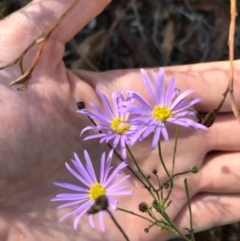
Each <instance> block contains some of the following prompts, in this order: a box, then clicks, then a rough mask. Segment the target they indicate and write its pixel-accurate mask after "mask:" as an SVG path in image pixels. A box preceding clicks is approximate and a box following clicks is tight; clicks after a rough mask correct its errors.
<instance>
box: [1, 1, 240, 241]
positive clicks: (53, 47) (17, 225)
mask: <svg viewBox="0 0 240 241" xmlns="http://www.w3.org/2000/svg"><path fill="white" fill-rule="evenodd" d="M69 3H70V1H59V0H58V1H57V0H53V1H49V0H36V1H33V2H32V3H31V4H30V5H29V6H27V7H25V8H24V9H22V10H20V11H19V12H17V13H14V14H13V15H11V16H9V17H8V18H6V19H4V20H3V21H1V22H0V36H2V37H1V39H0V44H1V46H2V48H1V65H5V64H7V63H9V62H11V61H12V60H13V59H15V58H16V57H18V55H19V54H20V53H21V52H22V51H23V50H24V49H25V48H26V47H27V46H28V44H29V43H30V42H31V41H32V40H33V39H34V38H35V37H36V36H38V35H39V34H40V33H41V32H42V31H43V30H44V29H45V28H46V27H47V26H49V24H51V23H52V22H53V21H54V20H55V19H56V17H57V16H59V15H60V13H61V12H63V11H64V9H65V8H66V5H67V4H69ZM107 3H108V1H107V0H102V1H99V0H98V1H92V2H91V4H90V3H89V1H85V0H80V1H79V3H78V4H77V6H76V7H75V9H74V10H73V11H72V12H71V13H70V15H69V16H68V17H67V18H66V19H65V20H64V22H63V23H62V24H61V25H60V26H59V27H58V29H56V31H55V32H54V33H53V34H52V35H51V38H50V39H49V41H48V43H47V45H46V46H45V49H44V52H43V55H42V56H41V59H40V62H39V64H38V65H37V67H36V69H35V70H34V72H33V75H32V79H31V80H30V85H29V87H28V90H27V91H25V92H18V91H17V90H16V89H15V87H11V88H10V87H8V83H9V82H10V81H11V80H13V79H15V78H16V77H18V75H19V67H18V66H13V67H10V68H8V69H4V70H2V71H1V72H0V74H1V85H0V99H1V106H0V108H1V111H0V118H1V125H0V133H1V137H0V167H1V169H0V180H1V181H0V240H10V239H11V240H13V241H15V240H17V241H21V240H24V241H28V240H29V241H30V240H48V241H51V240H61V241H64V240H73V241H74V240H79V239H80V240H99V239H100V238H99V237H101V239H103V240H122V237H121V235H120V234H118V231H116V228H115V227H113V226H112V223H111V220H109V218H108V217H107V216H106V218H105V220H106V223H107V225H106V226H107V231H106V233H105V234H101V233H100V232H99V231H94V232H93V231H92V230H91V229H90V227H89V225H88V222H87V221H86V220H87V219H86V218H87V217H85V218H83V219H82V220H81V221H80V225H79V231H78V232H76V231H74V230H73V228H72V221H73V219H71V218H68V219H67V220H65V221H64V222H62V223H59V222H58V219H59V218H60V217H61V216H62V215H63V214H64V213H66V212H67V210H57V209H56V203H51V202H50V201H49V200H50V199H51V198H52V197H54V195H55V194H56V193H58V192H62V190H61V191H60V188H57V187H56V186H54V185H53V184H52V183H53V182H54V181H60V182H72V183H74V182H77V181H76V180H75V179H74V178H73V177H71V176H70V175H69V173H67V171H66V170H65V166H64V162H66V161H69V160H70V159H71V158H72V155H73V152H74V151H75V152H77V153H78V155H79V156H80V158H82V156H83V150H84V149H87V150H88V152H89V153H90V155H91V157H92V160H94V163H95V165H96V167H98V164H99V159H100V156H101V153H102V152H103V151H105V152H108V151H109V149H108V148H107V147H106V146H105V145H99V146H98V148H96V144H97V142H96V141H95V142H91V141H86V142H82V139H81V137H80V136H79V133H80V131H81V129H82V128H84V127H85V126H86V125H89V120H88V119H87V118H86V117H85V116H82V115H80V114H77V113H76V102H78V101H84V102H85V103H86V105H87V107H89V102H96V103H98V104H100V103H99V99H98V97H97V95H96V92H95V88H96V87H98V88H100V89H101V90H102V91H103V92H104V93H105V94H106V95H107V96H109V97H110V95H111V92H112V91H114V90H120V89H121V88H122V87H124V88H125V89H128V88H134V86H136V83H138V85H137V86H138V91H140V92H141V93H142V94H145V95H146V92H145V90H144V87H143V84H142V81H141V75H140V73H139V71H138V70H127V71H123V70H120V71H112V72H106V73H90V72H85V71H78V70H76V71H74V73H73V72H71V71H69V70H67V69H65V66H64V63H63V62H62V55H63V52H64V44H65V43H66V42H67V41H68V40H69V39H70V38H71V37H72V36H73V35H74V34H75V33H76V32H78V31H79V29H81V28H82V27H83V26H84V25H85V24H86V23H87V22H88V21H89V20H90V19H91V18H93V17H94V16H95V15H96V14H98V13H99V12H100V11H101V10H103V8H104V7H105V6H106V4H107ZM64 4H65V5H64ZM79 12H81V14H79ZM19 26H21V28H19ZM33 54H34V50H33V51H31V52H30V53H29V54H28V55H27V56H26V60H25V62H24V65H25V66H26V67H27V66H28V64H29V63H30V61H31V59H32V57H33ZM214 66H219V70H218V69H216V68H214ZM226 66H227V65H226V63H222V64H220V63H219V64H218V65H217V64H215V65H214V64H212V65H208V66H207V65H206V66H200V67H198V66H190V67H189V66H188V67H187V66H186V67H181V68H179V67H175V68H167V69H166V72H167V75H168V76H171V75H173V73H174V75H175V76H176V78H177V80H178V87H179V88H181V89H182V90H184V89H187V88H189V87H191V88H194V89H196V90H197V92H198V95H199V96H200V97H202V98H203V103H202V104H201V105H199V106H198V108H199V110H201V111H208V110H211V109H212V108H215V107H216V106H217V104H218V102H219V101H220V99H221V93H222V92H223V90H224V88H225V85H226V83H227V80H226V79H224V78H226V75H225V74H226V73H227V67H226ZM189 69H190V70H189ZM220 69H221V71H220ZM189 71H190V72H189ZM203 72H204V74H203ZM206 72H208V73H210V72H211V73H212V76H214V75H215V76H218V85H217V86H216V85H215V84H216V82H215V83H214V81H213V82H210V80H206V79H205V75H206ZM190 73H192V75H189V74H190ZM236 74H238V75H239V74H240V71H236ZM187 76H188V77H187ZM189 76H190V77H189ZM219 76H220V77H219ZM167 79H168V77H167ZM238 79H239V78H238ZM238 83H239V82H238ZM210 90H212V92H213V94H212V95H210V94H209V91H210ZM237 91H238V93H236V95H237V94H238V95H237V96H239V88H238V90H237ZM237 91H236V92H237ZM237 101H238V104H239V102H240V98H239V97H238V99H237ZM224 111H225V112H228V111H230V105H229V102H227V103H226V104H225V105H224ZM239 131H240V127H239V125H238V123H237V122H236V121H235V120H234V117H233V116H232V114H228V113H225V114H221V116H220V117H219V118H218V121H217V123H216V124H215V125H213V127H212V128H211V129H210V130H209V131H207V132H203V131H192V130H191V131H189V130H187V132H186V130H184V129H182V133H181V134H180V139H179V146H178V151H177V159H176V171H177V172H181V171H185V170H186V169H189V167H190V166H192V165H197V166H199V167H202V171H201V172H200V173H199V174H197V175H193V174H191V175H189V176H188V180H189V183H190V185H189V186H190V192H191V196H192V197H193V214H194V219H195V223H194V225H195V227H196V230H202V229H205V228H209V227H211V226H213V225H217V224H224V223H227V222H233V221H235V220H238V219H239V218H240V213H239V214H237V213H236V212H233V210H235V208H236V207H237V201H239V191H240V188H239V186H240V185H239V180H240V172H239V170H240V165H239V164H238V162H239V157H240V154H239V150H240V137H239V135H236V133H239ZM229 136H231V138H229ZM172 147H173V139H171V140H170V141H169V142H165V143H163V155H164V160H165V161H166V165H167V166H168V167H169V168H170V166H171V160H172ZM211 150H220V151H235V152H231V153H227V152H222V153H220V152H215V153H212V154H208V155H207V153H209V152H210V151H211ZM133 152H134V153H135V155H136V157H137V159H138V160H139V163H140V164H141V167H142V168H143V170H144V171H145V173H147V174H151V172H152V169H153V168H157V169H158V172H159V175H160V177H161V179H162V180H163V181H164V180H166V175H165V174H164V172H163V170H162V168H161V166H160V164H159V160H158V153H157V151H156V150H151V149H150V139H149V140H146V141H145V142H144V143H141V144H138V145H136V146H135V147H134V148H133ZM229 160H231V161H229ZM117 161H118V160H117V159H116V162H117ZM130 164H131V163H130ZM220 175H221V176H220ZM129 182H130V189H133V190H135V194H134V195H133V196H131V197H128V198H127V199H124V198H122V199H120V206H121V207H125V208H128V209H130V210H133V211H137V206H138V204H139V203H140V202H141V201H149V203H150V202H152V200H151V198H150V197H149V195H148V193H147V192H146V190H145V189H144V188H143V187H142V186H141V184H139V183H138V182H137V180H134V179H131V180H130V181H129ZM200 193H201V194H200ZM214 193H221V194H218V195H215V194H214ZM229 193H231V195H229ZM172 199H173V203H172V204H171V206H170V207H169V215H170V216H171V217H172V218H173V219H175V221H176V222H177V224H178V225H179V226H180V227H185V226H188V211H187V209H186V195H185V191H184V188H183V179H182V178H178V179H177V181H176V190H175V191H174V192H173V196H172ZM203 213H204V217H205V220H202V219H201V216H202V215H203ZM115 216H116V218H117V219H118V220H119V222H120V224H122V226H123V228H124V229H125V230H126V232H127V234H128V235H129V237H130V239H131V240H155V239H156V237H162V240H164V239H167V238H169V237H170V236H169V234H168V233H165V232H160V231H159V230H157V229H154V228H153V229H152V230H151V231H150V233H149V234H145V233H144V232H143V229H144V228H145V227H146V226H147V222H146V221H142V220H139V219H137V218H135V217H133V216H130V215H126V214H122V213H120V212H117V213H116V214H115ZM213 217H215V218H213ZM217 220H221V222H219V223H218V222H217ZM132 230H134V232H133V231H132ZM116 235H119V236H117V237H118V238H116Z"/></svg>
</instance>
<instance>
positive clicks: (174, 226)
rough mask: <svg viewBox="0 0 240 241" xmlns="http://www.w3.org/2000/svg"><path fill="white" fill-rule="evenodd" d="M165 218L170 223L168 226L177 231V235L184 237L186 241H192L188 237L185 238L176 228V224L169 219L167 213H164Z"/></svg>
mask: <svg viewBox="0 0 240 241" xmlns="http://www.w3.org/2000/svg"><path fill="white" fill-rule="evenodd" d="M162 216H163V218H165V220H166V221H167V222H168V224H169V225H170V226H171V227H172V228H173V229H174V230H175V231H176V233H177V234H178V235H179V236H180V237H182V238H183V239H185V240H186V241H191V240H190V239H188V238H187V237H186V236H184V235H183V234H182V233H181V232H180V231H179V230H178V228H177V227H176V225H175V224H174V222H173V221H172V220H171V218H169V216H168V215H167V213H166V212H165V211H164V212H163V213H162Z"/></svg>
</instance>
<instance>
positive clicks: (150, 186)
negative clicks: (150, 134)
mask: <svg viewBox="0 0 240 241" xmlns="http://www.w3.org/2000/svg"><path fill="white" fill-rule="evenodd" d="M126 148H127V151H128V153H129V155H130V156H131V158H132V159H133V161H134V164H135V166H136V167H137V170H138V172H139V173H140V174H141V176H142V177H143V178H144V179H145V181H146V182H147V183H148V185H149V188H148V191H149V193H150V194H151V195H152V197H153V199H154V200H155V199H156V197H155V196H154V194H153V193H152V191H151V188H152V190H154V192H155V193H156V192H157V190H156V188H155V187H154V186H153V185H152V183H151V182H150V181H149V179H148V178H147V177H146V176H145V175H144V173H143V172H142V170H141V168H140V167H139V165H138V163H137V160H136V159H135V157H134V155H133V154H132V152H131V150H130V148H129V146H128V145H126Z"/></svg>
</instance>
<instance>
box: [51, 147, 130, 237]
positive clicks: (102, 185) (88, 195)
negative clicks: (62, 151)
mask: <svg viewBox="0 0 240 241" xmlns="http://www.w3.org/2000/svg"><path fill="white" fill-rule="evenodd" d="M112 155H113V150H112V151H111V152H110V153H109V155H108V157H107V159H106V158H105V153H103V154H102V156H101V164H100V178H97V177H96V175H95V172H94V169H93V166H92V162H91V159H90V157H89V155H88V152H87V151H86V150H84V157H85V160H86V167H84V166H83V164H82V163H81V161H80V159H79V158H78V156H77V154H76V153H74V159H72V164H73V165H74V167H75V169H76V171H75V170H74V169H73V168H71V167H70V166H69V165H68V163H66V164H65V165H66V168H67V169H68V171H69V172H70V173H71V174H72V175H73V176H74V177H76V178H77V179H78V181H80V183H81V184H83V186H85V187H81V186H77V185H74V184H71V183H60V182H54V184H55V185H57V186H60V187H63V188H66V189H70V190H72V191H73V193H61V194H58V195H56V197H55V198H53V199H51V201H64V202H66V203H64V204H62V205H60V206H59V207H58V208H65V207H71V206H76V205H77V207H75V208H74V209H73V210H72V211H71V212H68V213H67V214H65V215H64V216H63V217H62V218H61V219H60V220H59V221H62V220H63V219H65V218H66V217H68V216H70V215H74V216H75V218H74V223H73V228H74V229H75V230H77V226H78V223H79V221H80V219H81V217H82V216H83V215H84V214H85V213H86V212H87V211H88V210H89V208H90V207H91V206H92V205H93V204H94V202H95V200H96V199H97V198H98V197H100V196H103V195H105V196H106V198H107V200H108V205H109V207H110V208H111V209H113V210H115V211H116V210H117V206H116V205H117V204H118V201H117V200H116V199H114V198H113V197H112V196H117V195H120V196H122V195H131V194H133V191H124V190H123V189H125V188H127V187H128V185H127V184H122V182H124V181H125V180H126V179H127V178H129V177H130V175H125V176H124V177H122V178H120V179H119V178H118V180H117V181H116V182H115V183H114V181H115V179H116V177H118V175H119V173H120V171H121V170H122V169H123V168H125V167H126V166H127V164H126V162H121V163H120V164H119V165H118V166H117V167H116V168H115V169H112V167H111V166H110V165H111V161H112ZM105 159H106V160H105ZM111 169H112V170H111ZM92 216H93V215H92V214H89V216H88V217H89V224H90V226H91V227H92V228H95V225H94V223H93V217H92ZM99 224H100V227H101V230H102V231H103V232H104V231H105V228H104V223H103V211H99Z"/></svg>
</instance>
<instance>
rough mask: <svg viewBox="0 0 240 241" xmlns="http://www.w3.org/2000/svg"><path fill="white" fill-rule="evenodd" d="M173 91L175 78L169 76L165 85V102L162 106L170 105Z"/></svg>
mask: <svg viewBox="0 0 240 241" xmlns="http://www.w3.org/2000/svg"><path fill="white" fill-rule="evenodd" d="M174 92H175V78H173V77H172V78H171V79H170V82H169V84H168V87H167V91H166V95H165V103H164V106H170V105H171V102H172V97H173V95H174Z"/></svg>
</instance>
